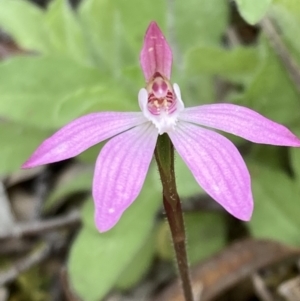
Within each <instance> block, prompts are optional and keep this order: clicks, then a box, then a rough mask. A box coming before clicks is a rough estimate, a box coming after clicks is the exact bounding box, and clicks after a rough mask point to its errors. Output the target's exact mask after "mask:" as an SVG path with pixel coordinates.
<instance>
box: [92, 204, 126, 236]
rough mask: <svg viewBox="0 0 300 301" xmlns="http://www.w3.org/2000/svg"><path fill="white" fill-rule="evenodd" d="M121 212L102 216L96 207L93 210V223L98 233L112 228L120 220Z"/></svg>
mask: <svg viewBox="0 0 300 301" xmlns="http://www.w3.org/2000/svg"><path fill="white" fill-rule="evenodd" d="M121 216H122V213H117V212H115V213H113V214H112V213H110V214H107V215H106V216H103V214H101V212H99V211H98V210H97V209H96V211H95V225H96V228H97V229H98V231H99V232H100V233H104V232H107V231H109V230H110V229H112V228H113V227H114V226H115V225H116V224H117V223H118V221H119V220H120V218H121Z"/></svg>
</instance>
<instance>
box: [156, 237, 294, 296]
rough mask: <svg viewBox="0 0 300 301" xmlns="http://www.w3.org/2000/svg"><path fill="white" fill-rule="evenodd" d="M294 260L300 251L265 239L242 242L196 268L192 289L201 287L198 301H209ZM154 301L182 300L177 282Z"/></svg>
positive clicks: (192, 272) (193, 271)
mask: <svg viewBox="0 0 300 301" xmlns="http://www.w3.org/2000/svg"><path fill="white" fill-rule="evenodd" d="M297 257H300V249H296V248H291V247H287V246H285V245H283V244H280V243H277V242H274V241H268V240H254V239H249V240H243V241H240V242H237V243H234V244H233V245H231V246H229V247H228V248H227V249H225V250H223V251H222V252H220V253H219V254H217V255H215V256H213V257H212V258H211V259H208V260H206V261H204V262H203V263H201V264H198V265H197V266H195V267H194V268H193V269H192V271H191V278H192V285H193V289H194V290H195V291H197V290H198V288H201V287H202V293H201V301H209V300H212V299H213V298H215V297H216V296H218V295H220V294H221V293H222V292H224V291H226V290H227V289H229V288H231V287H233V286H234V285H236V284H237V283H239V282H241V281H242V280H244V279H246V278H247V277H249V276H251V275H252V274H253V273H254V272H256V271H258V270H260V269H261V268H265V267H267V266H269V265H272V264H275V263H278V262H280V261H283V260H285V259H291V258H297ZM154 300H155V301H184V299H183V296H182V293H181V288H180V286H179V283H178V282H176V283H173V284H172V285H170V286H169V287H167V288H166V289H165V290H164V291H163V292H162V293H161V294H160V295H159V296H157V297H155V298H154V299H153V301H154ZM198 300H199V299H198Z"/></svg>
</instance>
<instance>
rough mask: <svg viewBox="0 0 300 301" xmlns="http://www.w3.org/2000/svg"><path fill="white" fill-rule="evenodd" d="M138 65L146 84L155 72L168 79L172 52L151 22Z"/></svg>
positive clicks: (159, 31)
mask: <svg viewBox="0 0 300 301" xmlns="http://www.w3.org/2000/svg"><path fill="white" fill-rule="evenodd" d="M140 63H141V67H142V70H143V73H144V76H145V79H146V82H149V80H150V79H151V78H152V77H153V75H154V74H155V72H159V73H160V74H161V75H163V76H164V77H166V78H167V79H170V76H171V69H172V51H171V48H170V46H169V44H168V42H167V41H166V39H165V37H164V35H163V33H162V32H161V30H160V29H159V27H158V25H157V24H156V22H151V23H150V25H149V27H148V29H147V32H146V35H145V38H144V44H143V48H142V51H141V53H140Z"/></svg>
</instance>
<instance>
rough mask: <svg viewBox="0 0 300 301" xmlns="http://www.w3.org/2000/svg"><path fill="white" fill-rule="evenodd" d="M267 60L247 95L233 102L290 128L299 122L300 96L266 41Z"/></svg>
mask: <svg viewBox="0 0 300 301" xmlns="http://www.w3.org/2000/svg"><path fill="white" fill-rule="evenodd" d="M261 47H263V50H264V57H265V59H264V60H263V61H262V64H261V67H260V69H259V70H258V72H257V74H256V76H255V77H254V78H253V80H252V82H251V83H250V84H249V85H248V86H247V88H246V91H245V94H243V95H241V97H240V98H234V99H233V102H237V103H239V104H241V105H245V106H248V107H250V108H251V109H253V110H256V111H257V112H259V113H260V114H263V115H265V116H266V117H268V118H270V119H273V120H275V121H276V122H280V123H283V124H286V125H292V124H293V123H294V122H296V121H297V120H298V119H299V110H300V102H299V94H298V91H297V90H296V88H295V86H294V84H293V82H292V81H291V80H290V78H289V76H288V74H287V72H286V70H285V68H284V66H283V65H282V64H281V62H280V61H279V60H278V57H277V55H276V54H275V53H274V51H273V49H271V48H270V46H269V45H268V44H267V42H266V41H265V40H264V39H262V45H261Z"/></svg>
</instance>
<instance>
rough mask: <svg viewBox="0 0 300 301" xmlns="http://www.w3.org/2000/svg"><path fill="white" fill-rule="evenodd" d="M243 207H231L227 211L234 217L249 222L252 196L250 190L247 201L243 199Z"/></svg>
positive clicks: (251, 211) (251, 210)
mask: <svg viewBox="0 0 300 301" xmlns="http://www.w3.org/2000/svg"><path fill="white" fill-rule="evenodd" d="M243 204H244V206H243V208H236V209H231V210H230V211H228V212H229V213H230V214H232V215H233V216H234V217H235V218H237V219H239V220H241V221H244V222H249V221H250V220H251V217H252V214H253V207H254V203H253V198H252V193H251V192H250V195H249V198H248V200H247V201H245V202H244V203H243Z"/></svg>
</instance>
